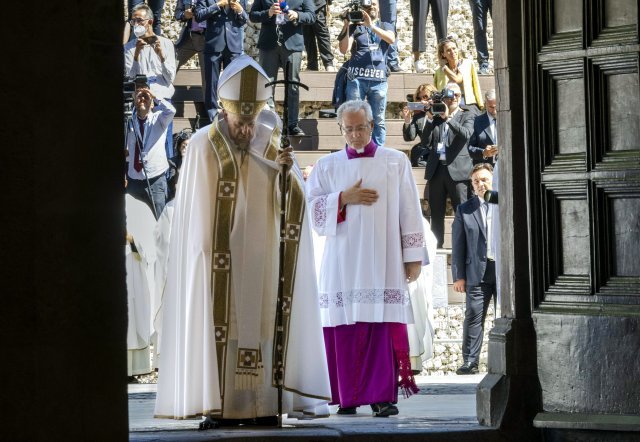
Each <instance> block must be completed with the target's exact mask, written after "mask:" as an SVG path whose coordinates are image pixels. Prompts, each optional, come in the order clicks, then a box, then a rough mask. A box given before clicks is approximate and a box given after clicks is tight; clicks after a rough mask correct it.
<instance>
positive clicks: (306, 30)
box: [302, 0, 336, 72]
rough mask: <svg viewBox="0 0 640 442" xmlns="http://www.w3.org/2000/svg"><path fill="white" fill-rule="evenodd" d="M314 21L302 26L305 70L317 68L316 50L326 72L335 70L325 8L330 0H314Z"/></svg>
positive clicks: (326, 8)
mask: <svg viewBox="0 0 640 442" xmlns="http://www.w3.org/2000/svg"><path fill="white" fill-rule="evenodd" d="M313 3H314V4H315V14H316V21H314V22H313V24H311V25H305V26H303V27H302V33H303V35H304V47H305V50H306V51H307V70H309V71H317V70H318V52H320V59H321V60H322V64H323V65H324V69H325V70H326V71H327V72H335V71H336V68H335V66H333V51H332V50H331V39H330V34H329V28H327V10H328V8H329V5H330V4H331V0H314V2H313Z"/></svg>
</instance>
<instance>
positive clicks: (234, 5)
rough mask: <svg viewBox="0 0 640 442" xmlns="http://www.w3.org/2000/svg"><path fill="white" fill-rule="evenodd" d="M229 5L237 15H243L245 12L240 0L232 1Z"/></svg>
mask: <svg viewBox="0 0 640 442" xmlns="http://www.w3.org/2000/svg"><path fill="white" fill-rule="evenodd" d="M229 5H230V6H231V9H232V10H233V12H235V13H236V14H241V13H242V11H244V9H242V5H241V4H240V2H239V1H238V0H230V2H229Z"/></svg>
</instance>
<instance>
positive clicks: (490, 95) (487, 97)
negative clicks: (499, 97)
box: [484, 89, 496, 101]
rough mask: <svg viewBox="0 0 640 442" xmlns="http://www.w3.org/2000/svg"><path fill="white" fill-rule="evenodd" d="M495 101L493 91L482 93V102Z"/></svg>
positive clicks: (494, 91)
mask: <svg viewBox="0 0 640 442" xmlns="http://www.w3.org/2000/svg"><path fill="white" fill-rule="evenodd" d="M495 99H496V90H495V89H489V90H488V91H487V92H485V93H484V101H487V100H495Z"/></svg>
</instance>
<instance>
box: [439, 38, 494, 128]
mask: <svg viewBox="0 0 640 442" xmlns="http://www.w3.org/2000/svg"><path fill="white" fill-rule="evenodd" d="M438 60H440V67H439V68H438V69H436V72H435V74H434V76H433V82H434V83H435V86H436V88H438V90H442V89H444V88H445V87H446V85H447V83H449V82H455V83H458V85H459V86H460V89H461V90H462V96H463V97H464V103H461V104H464V105H465V107H466V108H467V109H469V110H470V111H472V112H474V113H476V114H478V115H479V114H480V113H481V112H482V109H483V108H484V102H483V100H482V91H480V83H479V82H478V75H477V74H476V67H475V65H474V64H473V61H472V60H468V59H460V58H458V45H457V44H456V42H455V41H454V40H452V39H451V38H449V37H447V38H445V39H444V40H442V41H441V42H440V43H439V44H438Z"/></svg>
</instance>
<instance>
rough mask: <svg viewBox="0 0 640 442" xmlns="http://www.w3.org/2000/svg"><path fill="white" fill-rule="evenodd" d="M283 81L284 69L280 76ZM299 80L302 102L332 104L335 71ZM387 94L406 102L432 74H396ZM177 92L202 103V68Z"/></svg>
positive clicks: (188, 74) (181, 78) (484, 86)
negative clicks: (306, 88) (304, 87)
mask: <svg viewBox="0 0 640 442" xmlns="http://www.w3.org/2000/svg"><path fill="white" fill-rule="evenodd" d="M278 78H280V79H281V78H282V70H281V71H280V73H279V74H278ZM300 81H301V82H302V83H303V84H306V85H307V86H308V87H309V90H308V91H307V90H305V89H302V88H301V89H300V101H301V102H326V103H331V96H332V94H333V84H334V82H335V73H334V72H310V71H303V72H301V73H300ZM388 83H389V87H388V91H387V103H400V102H403V101H407V94H413V93H414V92H415V90H416V88H417V87H418V86H419V85H421V84H423V83H433V75H431V74H413V73H406V74H405V73H394V74H392V75H391V77H389V80H388ZM479 83H480V88H481V90H483V91H486V90H488V89H492V88H494V87H495V80H494V77H493V75H480V76H479ZM174 86H175V88H176V93H175V95H174V96H173V101H174V102H179V101H202V85H201V79H200V70H199V69H181V70H180V71H179V72H178V74H177V75H176V79H175V81H174ZM275 98H276V101H282V100H283V98H284V91H283V88H282V87H278V88H277V89H276V97H275Z"/></svg>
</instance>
